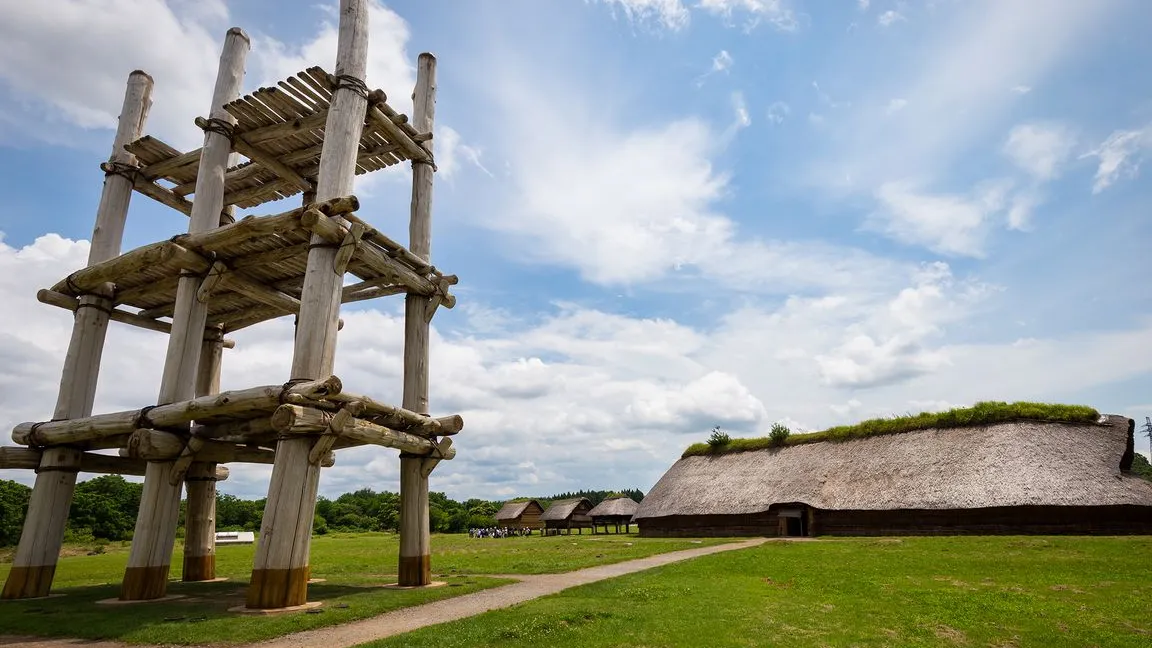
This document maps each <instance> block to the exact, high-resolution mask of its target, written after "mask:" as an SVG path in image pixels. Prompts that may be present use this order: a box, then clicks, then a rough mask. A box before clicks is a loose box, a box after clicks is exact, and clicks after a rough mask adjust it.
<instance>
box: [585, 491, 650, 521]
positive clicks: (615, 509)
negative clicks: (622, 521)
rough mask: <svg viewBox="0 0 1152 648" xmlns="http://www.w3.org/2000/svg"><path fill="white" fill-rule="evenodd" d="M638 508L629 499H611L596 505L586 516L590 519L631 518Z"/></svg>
mask: <svg viewBox="0 0 1152 648" xmlns="http://www.w3.org/2000/svg"><path fill="white" fill-rule="evenodd" d="M639 507H640V504H638V503H637V502H636V500H634V499H632V498H631V497H624V496H621V497H611V498H608V499H606V500H604V501H603V502H600V503H599V504H597V505H596V507H595V508H593V509H592V510H591V511H589V512H588V515H591V516H592V517H609V516H619V517H632V515H633V514H634V513H635V512H636V509H637V508H639Z"/></svg>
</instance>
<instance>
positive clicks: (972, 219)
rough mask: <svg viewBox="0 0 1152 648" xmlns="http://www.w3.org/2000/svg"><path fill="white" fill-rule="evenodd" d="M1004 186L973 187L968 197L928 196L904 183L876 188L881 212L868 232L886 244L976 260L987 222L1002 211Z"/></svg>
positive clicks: (1005, 189)
mask: <svg viewBox="0 0 1152 648" xmlns="http://www.w3.org/2000/svg"><path fill="white" fill-rule="evenodd" d="M1009 188H1010V185H1009V184H1008V183H1006V182H1004V181H996V182H987V183H982V184H981V185H979V186H978V187H977V188H976V189H975V190H974V191H973V193H972V194H971V195H967V196H963V195H954V194H931V193H927V192H924V191H922V190H921V189H919V188H918V187H917V186H915V185H914V184H913V183H911V182H908V181H900V182H888V183H884V184H883V185H881V186H880V188H879V190H878V191H877V192H876V198H877V200H878V201H879V202H880V204H881V206H882V209H881V211H880V212H879V213H878V214H876V215H875V216H874V217H873V221H874V222H872V223H871V226H872V227H875V228H877V229H880V230H881V231H883V232H884V233H886V234H888V235H889V236H891V237H892V238H894V239H896V240H898V241H901V242H904V243H910V244H914V245H923V246H925V247H927V248H928V249H930V250H932V251H934V252H938V253H940V254H947V255H958V256H971V257H982V256H983V255H984V239H985V237H986V235H987V231H988V228H989V226H990V222H989V221H990V218H991V217H992V216H993V215H994V214H996V213H998V212H1000V211H1001V210H1003V209H1004V208H1005V205H1006V202H1007V201H1006V197H1007V193H1008V189H1009Z"/></svg>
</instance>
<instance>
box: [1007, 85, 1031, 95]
mask: <svg viewBox="0 0 1152 648" xmlns="http://www.w3.org/2000/svg"><path fill="white" fill-rule="evenodd" d="M1012 92H1015V93H1016V94H1021V95H1026V94H1028V93H1029V92H1032V86H1030V85H1024V84H1022V83H1021V84H1018V85H1014V86H1012Z"/></svg>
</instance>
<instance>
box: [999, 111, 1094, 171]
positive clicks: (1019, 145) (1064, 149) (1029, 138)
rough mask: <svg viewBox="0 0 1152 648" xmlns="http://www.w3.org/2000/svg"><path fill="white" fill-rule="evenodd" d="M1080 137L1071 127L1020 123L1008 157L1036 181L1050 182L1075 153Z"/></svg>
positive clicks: (1010, 137) (1007, 149)
mask: <svg viewBox="0 0 1152 648" xmlns="http://www.w3.org/2000/svg"><path fill="white" fill-rule="evenodd" d="M1075 144H1076V137H1075V135H1074V134H1073V133H1072V131H1071V129H1070V128H1068V127H1067V126H1065V125H1063V124H1060V123H1056V122H1035V123H1029V124H1019V125H1017V126H1015V127H1013V128H1012V131H1011V132H1010V133H1008V140H1007V141H1006V142H1005V143H1004V148H1003V151H1004V154H1005V155H1007V156H1008V157H1009V159H1011V160H1012V161H1013V162H1014V163H1015V164H1016V166H1018V167H1020V168H1021V169H1023V170H1024V171H1026V172H1027V173H1029V174H1030V175H1031V176H1032V177H1033V178H1035V179H1036V180H1038V181H1041V182H1047V181H1049V180H1052V179H1053V178H1055V177H1056V176H1057V174H1058V172H1059V167H1060V165H1061V164H1063V163H1064V162H1065V161H1066V160H1067V159H1068V157H1069V156H1070V155H1071V154H1072V148H1073V147H1074V146H1075Z"/></svg>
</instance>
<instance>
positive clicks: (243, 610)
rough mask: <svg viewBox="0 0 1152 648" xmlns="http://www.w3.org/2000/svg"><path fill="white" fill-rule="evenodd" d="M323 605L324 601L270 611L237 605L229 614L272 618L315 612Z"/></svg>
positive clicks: (269, 609) (230, 609) (271, 609)
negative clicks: (277, 615)
mask: <svg viewBox="0 0 1152 648" xmlns="http://www.w3.org/2000/svg"><path fill="white" fill-rule="evenodd" d="M321 605H324V602H323V601H312V602H310V603H305V604H304V605H293V606H291V607H282V608H268V609H262V608H250V607H245V606H243V605H237V606H236V607H230V608H228V611H229V612H238V613H240V614H254V615H259V616H271V615H273V614H289V613H291V612H307V611H308V610H313V609H315V608H318V607H320V606H321Z"/></svg>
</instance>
